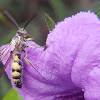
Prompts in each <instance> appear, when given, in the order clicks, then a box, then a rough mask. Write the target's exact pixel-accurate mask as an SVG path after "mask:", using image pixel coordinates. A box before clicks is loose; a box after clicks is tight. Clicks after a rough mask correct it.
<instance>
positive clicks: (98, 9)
mask: <svg viewBox="0 0 100 100" xmlns="http://www.w3.org/2000/svg"><path fill="white" fill-rule="evenodd" d="M94 12H95V13H96V14H97V15H98V17H99V18H100V3H99V7H98V8H97V9H96V10H94Z"/></svg>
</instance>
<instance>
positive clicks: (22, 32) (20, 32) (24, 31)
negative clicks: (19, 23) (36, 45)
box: [17, 28, 27, 35]
mask: <svg viewBox="0 0 100 100" xmlns="http://www.w3.org/2000/svg"><path fill="white" fill-rule="evenodd" d="M17 33H18V35H22V34H27V31H26V30H24V28H19V30H18V31H17Z"/></svg>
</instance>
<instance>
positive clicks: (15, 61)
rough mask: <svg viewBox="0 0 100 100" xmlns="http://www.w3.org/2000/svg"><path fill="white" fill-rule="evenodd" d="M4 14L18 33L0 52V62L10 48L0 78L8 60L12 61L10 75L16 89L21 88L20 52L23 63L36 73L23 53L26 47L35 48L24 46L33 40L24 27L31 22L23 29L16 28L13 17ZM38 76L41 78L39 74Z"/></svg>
mask: <svg viewBox="0 0 100 100" xmlns="http://www.w3.org/2000/svg"><path fill="white" fill-rule="evenodd" d="M5 14H6V15H8V17H9V18H10V19H12V21H13V22H14V23H15V24H16V26H17V27H18V31H17V32H16V35H15V36H14V37H13V38H12V41H11V42H10V43H9V44H8V45H6V46H5V47H4V48H3V49H2V50H0V58H1V61H2V60H3V59H4V58H5V56H6V55H7V53H8V52H9V51H10V48H11V51H10V56H9V58H8V59H7V61H6V63H5V66H4V67H3V69H2V70H1V72H0V77H1V76H2V75H3V73H4V72H5V69H6V67H7V65H8V64H9V62H10V60H11V59H12V70H11V75H12V80H13V83H14V85H15V86H16V87H17V88H22V81H21V80H22V69H23V64H22V61H21V54H22V52H24V53H25V55H24V59H25V61H26V62H27V63H28V64H30V65H31V66H32V67H33V68H34V69H35V70H36V71H37V72H38V70H37V69H36V68H35V67H34V66H33V65H32V64H31V62H30V61H29V60H28V59H27V53H26V51H25V48H26V47H31V48H36V47H33V46H27V45H26V42H27V41H33V38H31V37H30V36H29V34H28V33H27V31H26V30H25V27H26V26H27V25H28V23H29V22H30V21H31V20H30V21H28V23H26V25H25V27H24V28H20V27H19V26H18V24H17V22H16V21H15V20H14V19H13V17H12V16H11V15H10V14H9V13H8V12H7V11H5ZM38 73H39V72H38ZM39 75H40V76H42V75H41V74H40V73H39ZM42 77H43V76H42Z"/></svg>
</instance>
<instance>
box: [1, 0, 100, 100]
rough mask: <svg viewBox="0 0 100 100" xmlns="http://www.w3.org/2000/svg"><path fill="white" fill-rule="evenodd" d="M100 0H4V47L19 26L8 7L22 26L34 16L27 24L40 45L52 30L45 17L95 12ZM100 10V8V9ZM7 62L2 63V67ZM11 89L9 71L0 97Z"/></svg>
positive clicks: (4, 77) (61, 16)
mask: <svg viewBox="0 0 100 100" xmlns="http://www.w3.org/2000/svg"><path fill="white" fill-rule="evenodd" d="M99 2H100V0H0V46H1V45H4V44H7V43H9V42H10V41H11V39H12V37H13V36H14V35H15V33H16V31H17V30H18V28H17V27H16V25H15V24H14V23H13V22H12V21H11V20H10V19H9V18H8V17H7V16H6V15H4V14H3V12H4V10H7V11H8V12H9V13H10V14H11V15H12V16H13V18H14V19H15V20H16V22H17V23H18V24H19V26H20V27H24V25H25V23H26V22H27V21H28V20H29V19H30V18H31V17H32V16H33V20H32V21H31V23H30V24H29V25H28V26H27V27H26V30H27V31H28V33H29V34H30V35H31V36H33V37H34V38H35V40H34V41H35V42H36V43H37V44H39V45H45V41H46V37H47V34H48V33H49V29H48V27H47V24H46V22H45V19H44V13H47V14H48V15H49V16H50V17H51V18H52V19H53V20H54V22H55V23H57V22H58V21H61V20H63V19H64V18H65V17H69V16H71V15H73V14H76V13H77V12H79V11H88V10H91V11H95V9H97V8H98V6H99ZM96 11H97V12H98V13H100V10H99V9H97V10H96ZM2 68H3V65H2V64H1V65H0V70H1V69H2ZM10 88H11V84H10V80H9V79H8V77H7V75H6V73H5V74H4V75H3V76H2V78H1V79H0V100H2V98H3V97H4V96H5V95H6V94H7V93H8V91H9V90H10Z"/></svg>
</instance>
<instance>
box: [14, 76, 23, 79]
mask: <svg viewBox="0 0 100 100" xmlns="http://www.w3.org/2000/svg"><path fill="white" fill-rule="evenodd" d="M12 78H13V79H20V78H21V76H12Z"/></svg>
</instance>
